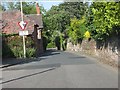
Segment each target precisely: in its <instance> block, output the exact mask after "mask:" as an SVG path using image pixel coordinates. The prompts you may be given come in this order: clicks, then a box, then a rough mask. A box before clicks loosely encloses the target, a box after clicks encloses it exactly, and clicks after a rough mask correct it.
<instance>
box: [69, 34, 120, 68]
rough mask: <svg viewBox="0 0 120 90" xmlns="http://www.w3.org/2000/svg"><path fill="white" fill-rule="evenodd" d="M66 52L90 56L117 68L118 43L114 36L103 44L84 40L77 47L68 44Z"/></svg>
mask: <svg viewBox="0 0 120 90" xmlns="http://www.w3.org/2000/svg"><path fill="white" fill-rule="evenodd" d="M67 50H69V51H76V52H80V53H83V54H87V55H91V56H93V57H96V58H98V60H99V61H101V62H103V63H106V64H109V65H111V66H113V67H117V66H118V61H119V59H118V56H120V53H119V52H120V41H119V40H118V37H115V36H114V37H111V38H109V39H107V40H106V42H105V43H102V42H100V41H95V40H93V39H91V40H90V41H88V40H86V39H84V40H83V41H82V43H81V44H77V45H73V44H72V43H71V42H68V43H67Z"/></svg>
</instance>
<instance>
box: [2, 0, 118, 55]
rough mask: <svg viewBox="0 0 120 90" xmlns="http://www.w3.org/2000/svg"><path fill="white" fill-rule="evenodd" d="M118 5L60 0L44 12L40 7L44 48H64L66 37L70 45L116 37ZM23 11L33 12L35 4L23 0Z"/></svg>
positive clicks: (10, 5)
mask: <svg viewBox="0 0 120 90" xmlns="http://www.w3.org/2000/svg"><path fill="white" fill-rule="evenodd" d="M19 5H20V4H19V3H16V4H14V3H8V8H9V9H10V10H13V9H19ZM119 6H120V2H93V3H91V4H90V3H82V2H64V3H61V4H59V5H58V6H52V7H51V9H50V10H48V11H46V10H45V9H44V8H43V7H42V6H40V8H41V13H42V16H43V24H44V30H43V37H44V45H43V46H45V47H44V49H45V50H46V48H47V47H48V48H54V47H56V46H57V48H58V50H66V45H67V41H68V40H69V41H71V42H72V43H73V44H77V43H81V42H82V40H83V39H87V40H90V39H94V40H95V41H100V42H102V43H104V42H106V40H107V39H108V38H110V37H112V36H118V34H119V33H120V13H119ZM4 10H5V9H4ZM23 12H24V14H35V13H36V10H35V3H27V2H24V3H23ZM31 52H32V53H33V52H34V50H33V49H31V50H30V51H29V53H31ZM21 54H22V52H21ZM16 56H17V55H16ZM30 56H33V54H30ZM30 56H29V57H30ZM19 57H20V55H19Z"/></svg>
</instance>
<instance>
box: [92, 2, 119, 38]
mask: <svg viewBox="0 0 120 90" xmlns="http://www.w3.org/2000/svg"><path fill="white" fill-rule="evenodd" d="M119 6H120V2H99V3H98V2H94V3H93V4H92V6H91V9H92V13H93V21H92V22H93V25H94V28H95V29H94V38H95V39H99V40H105V38H107V37H109V36H110V35H112V34H113V33H116V34H118V32H120V30H119V28H120V22H119V17H120V13H119Z"/></svg>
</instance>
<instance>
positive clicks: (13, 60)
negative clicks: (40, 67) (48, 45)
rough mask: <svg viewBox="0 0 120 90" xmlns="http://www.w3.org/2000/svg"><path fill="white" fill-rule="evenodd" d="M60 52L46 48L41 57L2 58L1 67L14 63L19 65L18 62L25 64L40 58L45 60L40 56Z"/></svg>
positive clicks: (37, 60)
mask: <svg viewBox="0 0 120 90" xmlns="http://www.w3.org/2000/svg"><path fill="white" fill-rule="evenodd" d="M57 54H60V53H59V52H57V51H56V50H51V49H50V50H47V51H46V52H45V53H43V54H41V57H38V58H26V59H16V58H3V59H2V68H6V67H10V66H14V65H20V64H26V63H31V62H39V61H41V60H45V59H47V58H45V57H42V56H53V55H57Z"/></svg>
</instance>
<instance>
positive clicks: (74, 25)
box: [68, 16, 86, 44]
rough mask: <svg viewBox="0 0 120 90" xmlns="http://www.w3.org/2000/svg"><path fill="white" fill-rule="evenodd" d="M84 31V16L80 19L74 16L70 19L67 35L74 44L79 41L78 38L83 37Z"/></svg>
mask: <svg viewBox="0 0 120 90" xmlns="http://www.w3.org/2000/svg"><path fill="white" fill-rule="evenodd" d="M85 31H86V26H85V17H84V16H83V17H82V19H80V20H79V19H76V18H74V19H71V23H70V27H69V30H68V35H69V37H70V38H71V41H72V42H73V43H74V44H76V43H77V42H78V41H79V39H83V38H84V33H85Z"/></svg>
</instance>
